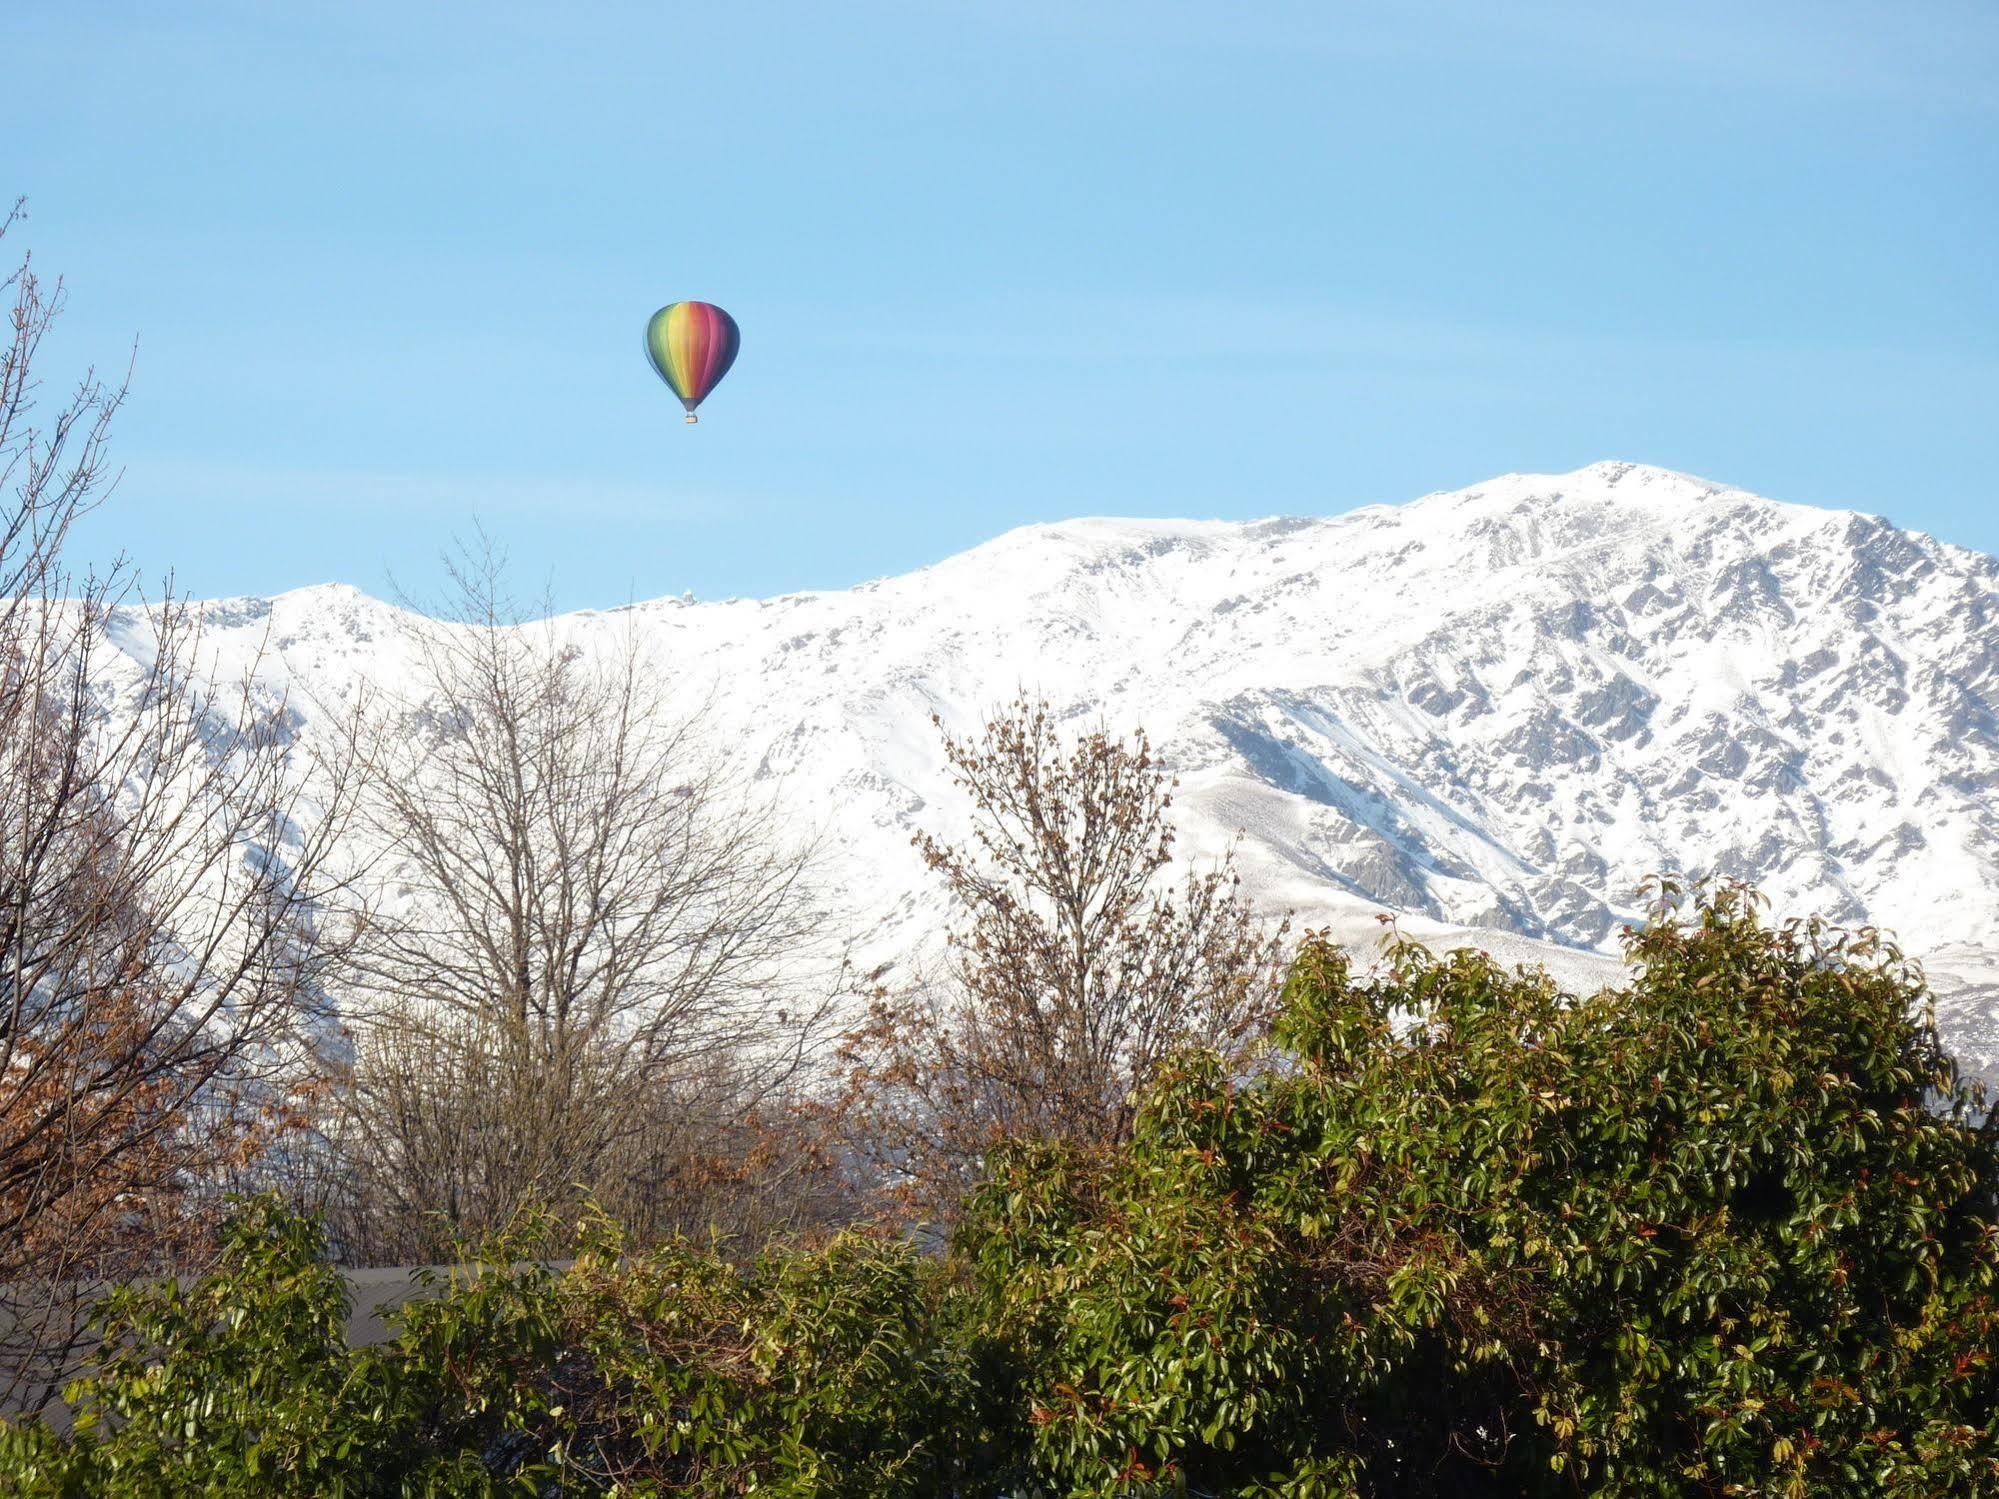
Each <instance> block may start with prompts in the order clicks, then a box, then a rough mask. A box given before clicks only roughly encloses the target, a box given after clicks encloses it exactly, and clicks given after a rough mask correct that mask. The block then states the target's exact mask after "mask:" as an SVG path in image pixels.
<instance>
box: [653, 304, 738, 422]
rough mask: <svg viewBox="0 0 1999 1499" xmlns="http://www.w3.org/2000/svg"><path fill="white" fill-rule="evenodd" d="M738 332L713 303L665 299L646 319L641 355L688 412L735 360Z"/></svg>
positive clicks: (705, 396) (732, 321)
mask: <svg viewBox="0 0 1999 1499" xmlns="http://www.w3.org/2000/svg"><path fill="white" fill-rule="evenodd" d="M741 344H742V334H741V333H739V332H738V331H737V329H736V320H735V319H734V318H732V317H730V316H729V314H728V313H726V312H724V311H723V310H722V309H721V308H719V307H717V306H716V305H715V304H714V303H712V302H669V303H667V305H666V306H664V307H662V308H660V310H659V311H658V312H655V313H654V314H653V315H652V321H651V322H649V323H647V324H646V357H647V358H648V359H650V360H651V361H652V367H653V368H654V369H656V370H658V371H659V378H660V379H662V380H664V381H665V382H666V383H667V385H668V386H669V387H671V388H672V390H673V393H674V394H675V395H677V396H679V397H680V404H681V405H683V406H685V407H686V408H687V410H688V414H689V415H692V414H693V411H694V408H695V407H696V406H699V405H700V404H701V403H702V402H703V401H704V400H706V399H707V397H708V392H709V391H711V390H713V389H714V388H715V386H716V385H717V384H718V383H719V382H720V381H721V378H722V377H723V376H724V375H726V374H728V373H729V366H730V365H732V364H734V363H735V362H736V350H737V348H738V347H740V346H741Z"/></svg>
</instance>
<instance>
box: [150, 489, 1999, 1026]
mask: <svg viewBox="0 0 1999 1499" xmlns="http://www.w3.org/2000/svg"><path fill="white" fill-rule="evenodd" d="M397 623H398V622H397V620H396V619H395V618H394V611H393V610H392V609H390V607H389V606H387V605H384V604H380V603H377V602H375V601H374V600H371V599H368V598H365V597H363V596H361V595H359V594H356V593H354V592H353V591H352V590H348V589H340V588H325V589H307V590H302V591H299V592H297V593H292V594H286V595H282V596H280V597H278V598H276V599H272V600H232V601H227V602H223V603H218V604H215V605H212V606H209V610H208V626H209V632H210V633H209V640H210V644H211V645H212V646H213V647H214V648H215V649H216V650H217V651H218V653H219V655H220V657H221V658H222V662H223V665H224V667H225V669H229V670H235V669H240V668H241V667H242V666H243V665H244V664H245V663H247V662H249V661H250V660H251V658H252V656H253V654H254V652H255V649H256V647H257V646H258V645H259V644H260V643H261V644H263V645H264V646H265V647H266V652H267V653H266V655H265V657H264V659H263V661H262V664H261V666H260V667H259V671H260V675H261V676H262V678H263V679H264V680H265V681H266V682H267V683H268V684H269V686H270V688H271V689H272V690H278V689H279V688H281V687H283V686H286V685H290V686H291V687H292V688H293V689H294V690H293V696H292V701H293V703H294V704H295V705H296V706H297V707H298V709H299V711H300V713H301V714H302V715H303V721H302V725H301V731H302V732H307V733H310V732H313V730H314V724H315V718H316V716H323V714H324V712H325V709H324V708H323V707H321V706H316V705H323V704H330V703H337V702H338V701H340V699H341V697H342V696H343V694H344V693H345V692H346V691H347V690H350V689H351V687H352V685H353V683H354V682H355V681H356V680H357V679H362V678H373V679H378V680H391V681H392V680H394V679H395V678H397V677H398V676H399V675H401V674H402V673H403V671H404V670H405V665H406V662H407V659H408V654H407V649H406V648H405V647H402V646H399V645H398V643H397V635H398V631H397ZM627 625H630V626H631V627H633V628H636V629H637V630H638V631H639V632H640V633H641V635H642V637H643V638H645V639H646V640H647V641H648V642H649V643H650V644H651V645H652V647H653V648H655V649H656V650H657V651H658V652H659V653H660V655H661V657H662V658H663V659H665V660H667V661H669V662H671V663H674V664H676V665H678V666H680V667H681V668H682V669H684V670H685V671H686V672H687V673H688V674H689V675H690V676H691V677H693V678H696V679H699V680H704V681H705V680H708V679H711V678H712V679H713V680H714V682H715V683H716V684H717V685H718V686H719V689H720V691H719V694H718V702H717V708H716V715H715V727H716V730H717V736H718V737H717V742H718V743H720V744H722V745H725V746H727V747H728V749H729V751H730V752H731V753H734V754H738V755H741V756H744V757H746V758H745V760H744V764H745V765H746V767H753V768H754V773H755V774H757V775H760V776H764V777H782V778H783V787H784V794H785V795H787V796H790V797H794V798H796V800H797V803H798V806H799V809H800V810H799V815H800V819H801V821H802V822H804V823H808V824H814V825H820V826H823V827H825V828H826V829H827V830H828V831H829V833H831V835H832V836H831V838H830V839H829V843H830V844H831V846H832V847H833V848H834V849H835V850H836V860H835V865H834V868H833V870H832V873H833V874H834V876H835V878H836V881H837V883H838V884H839V885H840V886H841V887H843V888H844V889H845V890H846V891H847V892H848V903H849V905H850V907H851V908H852V911H853V915H854V916H855V917H856V918H858V919H860V920H863V921H866V922H868V923H870V924H871V925H872V927H873V928H874V929H877V930H878V931H879V932H880V941H881V942H882V944H883V945H884V947H885V949H888V950H896V949H907V948H909V947H911V946H913V945H915V944H917V943H919V942H920V941H922V940H924V939H927V938H929V937H932V936H934V928H935V923H936V921H937V920H938V917H939V914H940V913H939V912H938V909H937V907H936V904H935V902H934V901H930V900H927V899H924V898H922V892H923V891H924V889H925V888H926V887H925V878H926V877H925V875H924V872H923V870H922V868H921V865H920V863H919V861H918V860H917V859H916V858H915V856H914V855H913V853H912V852H911V851H910V849H909V846H908V843H909V834H910V832H911V830H912V828H914V827H916V826H918V825H924V826H930V827H932V828H934V829H935V830H936V831H939V832H941V833H945V834H951V833H953V832H955V831H956V830H957V829H958V827H959V826H960V825H961V824H960V823H959V821H958V820H959V819H960V818H961V817H962V809H961V808H960V806H959V804H958V801H957V798H956V797H955V796H954V795H953V793H952V792H951V790H950V788H949V786H948V783H947V781H946V779H945V776H944V769H943V761H942V756H941V755H940V754H939V752H938V747H937V744H936V738H935V734H934V732H933V731H932V729H931V727H930V724H929V722H928V719H929V715H930V713H931V712H932V711H933V710H935V711H937V712H939V713H940V714H942V716H943V717H944V719H945V721H946V723H947V724H949V725H951V726H952V727H954V728H956V729H959V730H964V729H967V728H970V727H971V726H973V724H974V723H975V722H976V720H977V717H978V715H979V714H980V712H981V711H982V710H983V709H985V708H987V707H989V706H991V705H992V704H994V703H995V702H997V701H998V700H1000V699H1002V698H1004V697H1006V696H1007V695H1009V694H1010V693H1011V692H1012V691H1013V690H1014V689H1015V688H1016V687H1017V686H1026V687H1028V688H1029V689H1031V690H1034V691H1038V692H1040V693H1041V694H1043V695H1045V696H1047V697H1048V698H1049V699H1051V700H1052V701H1053V702H1055V703H1056V704H1057V705H1058V706H1059V707H1060V708H1061V709H1062V710H1063V711H1064V712H1066V713H1068V714H1071V715H1073V717H1074V719H1075V720H1076V721H1077V722H1078V723H1084V722H1094V721H1096V720H1098V719H1099V718H1101V719H1102V720H1104V721H1106V722H1107V723H1108V724H1110V725H1111V726H1112V727H1113V728H1125V727H1129V726H1131V725H1135V724H1139V723H1142V724H1144V725H1145V726H1146V727H1147V728H1148V729H1149V730H1150V731H1151V734H1152V736H1153V739H1154V741H1155V742H1156V743H1159V744H1161V745H1163V746H1164V747H1165V749H1166V750H1167V752H1168V753H1169V755H1170V756H1171V758H1172V759H1173V760H1174V762H1175V763H1176V765H1177V767H1178V769H1179V771H1180V774H1181V777H1182V790H1181V798H1180V811H1181V820H1182V832H1183V838H1182V846H1183V851H1184V852H1187V853H1189V854H1191V855H1194V856H1197V857H1198V856H1200V855H1202V854H1204V853H1209V854H1211V853H1213V852H1214V851H1216V850H1219V849H1220V848H1222V847H1223V846H1224V845H1226V844H1228V843H1229V842H1230V841H1231V840H1234V841H1235V842H1236V843H1237V846H1238V848H1239V851H1240V854H1241V857H1242V859H1243V862H1244V864H1245V867H1246V870H1247V873H1248V875H1249V877H1250V881H1251V884H1252V887H1253V889H1255V890H1256V891H1257V893H1259V894H1260V895H1261V896H1262V897H1263V898H1264V899H1266V900H1268V901H1269V902H1270V903H1271V904H1272V905H1273V906H1288V907H1293V908H1296V910H1297V912H1298V915H1299V919H1300V920H1301V921H1303V922H1305V923H1306V924H1312V925H1331V926H1333V927H1334V929H1335V930H1336V931H1338V932H1340V933H1343V934H1346V935H1349V936H1352V937H1355V938H1362V937H1365V936H1367V935H1368V934H1369V933H1370V932H1371V930H1372V925H1371V919H1370V918H1371V917H1372V916H1373V915H1374V914H1375V913H1378V912H1380V911H1382V910H1388V911H1392V912H1395V913H1397V914H1398V915H1400V916H1402V917H1406V918H1408V919H1407V920H1406V921H1405V923H1404V924H1405V926H1406V927H1408V928H1409V929H1411V930H1414V931H1416V932H1418V933H1419V934H1439V935H1441V934H1442V932H1441V929H1445V928H1449V929H1460V928H1480V929H1486V931H1487V932H1488V933H1489V934H1490V935H1491V936H1492V940H1495V941H1498V942H1499V943H1500V944H1501V945H1502V946H1505V945H1508V944H1511V946H1512V947H1513V948H1514V949H1515V950H1517V952H1518V954H1519V955H1520V956H1522V957H1551V958H1552V959H1553V961H1554V962H1555V964H1556V966H1557V967H1558V968H1566V969H1567V971H1568V973H1569V974H1570V975H1571V976H1573V977H1577V978H1579V979H1586V978H1587V977H1588V976H1590V975H1592V974H1596V973H1606V972H1608V965H1607V964H1605V963H1603V962H1602V960H1601V956H1600V955H1603V954H1609V953H1614V952H1615V951H1616V947H1617V933H1618V929H1619V928H1620V927H1621V925H1622V924H1623V923H1624V922H1626V921H1628V920H1630V919H1631V918H1632V917H1633V916H1634V915H1635V914H1636V911H1637V899H1636V895H1637V887H1638V884H1639V881H1640V880H1641V879H1642V877H1643V876H1645V875H1646V874H1648V873H1651V872H1655V871H1667V872H1687V873H1699V872H1709V871H1712V872H1720V873H1726V874H1733V875H1740V876H1742V877H1745V878H1748V879H1752V880H1754V881H1756V882H1757V883H1758V884H1759V885H1761V886H1762V887H1763V889H1764V890H1765V891H1766V892H1767V893H1768V894H1769V895H1770V897H1771V898H1772V900H1773V903H1774V904H1775V906H1776V908H1777V909H1778V910H1779V911H1780V912H1805V911H1817V912H1822V913H1825V914H1827V915H1829V916H1833V917H1837V918H1839V919H1840V920H1843V921H1847V922H1873V923H1877V924H1880V925H1883V926H1887V927H1891V928H1893V929H1895V930H1896V931H1897V932H1898V933H1899V934H1900V936H1901V938H1902V941H1903V944H1904V946H1905V947H1906V948H1907V949H1908V950H1909V951H1911V952H1913V953H1916V954H1918V955H1923V956H1925V957H1927V958H1928V960H1929V963H1930V966H1931V968H1932V971H1933V972H1934V974H1935V975H1936V978H1937V987H1938V990H1939V996H1940V1001H1941V1004H1940V1009H1941V1013H1942V1017H1943V1019H1944V1022H1945V1025H1946V1028H1947V1030H1948V1031H1949V1032H1950V1033H1951V1034H1952V1036H1953V1038H1954V1039H1955V1041H1956V1042H1957V1044H1958V1045H1959V1046H1960V1048H1961V1049H1963V1050H1964V1051H1965V1052H1966V1054H1967V1055H1968V1056H1971V1057H1974V1058H1976V1059H1977V1060H1979V1061H1981V1062H1983V1063H1987V1064H1989V1063H1990V1062H1991V1061H1992V1060H1993V1058H1994V1057H1995V1056H1999V562H1996V561H1995V560H1994V559H1992V558H1990V557H1985V556H1982V555H1979V554H1975V553H1972V552H1967V551H1964V550H1961V549H1958V548H1955V547H1951V546H1947V545H1945V544H1943V543H1940V542H1937V541H1935V540H1933V539H1931V538H1929V537H1926V536H1921V535H1917V534H1913V533H1908V532H1904V531H1900V530H1897V529H1896V528H1894V527H1893V526H1891V525H1889V524H1888V523H1887V522H1885V521H1882V520H1879V519H1877V518H1875V517H1872V516H1866V515H1858V514H1854V513H1851V512H1845V511H1827V510H1819V509H1812V508H1807V507H1804V506H1797V505H1788V504H1779V503H1774V502H1772V501H1769V500H1763V499H1759V498H1756V497H1755V496H1752V495H1749V494H1746V493H1744V492H1742V491H1740V490H1735V489H1729V488H1727V487H1724V486H1721V485H1716V484H1711V483H1707V482H1705V481H1702V480H1699V479H1693V478H1689V477H1687V476H1684V475H1679V474H1671V473H1666V472H1663V471H1661V470H1657V469H1648V468H1640V467H1635V466H1632V465H1629V464H1599V465H1596V466H1594V467H1591V468H1588V469H1583V470H1581V471H1579V472H1577V473H1573V474H1566V475H1560V476H1552V477H1551V476H1534V475H1524V476H1523V475H1514V476H1508V477H1505V478H1502V479H1496V480H1493V481H1492V482H1490V483H1487V484H1483V485H1480V486H1478V487H1476V488H1473V489H1468V490H1464V491H1461V492H1458V493H1453V494H1437V495H1431V496H1429V497H1427V498H1425V499H1421V500H1418V501H1415V502H1414V503H1411V504H1407V505H1401V506H1375V507H1370V508H1367V509H1363V510H1358V511H1355V512H1352V513H1351V514H1348V515H1343V516H1338V517H1334V518H1331V519H1324V520H1313V519H1286V520H1273V521H1261V522H1255V523H1249V524H1234V523H1220V522H1181V521H1128V520H1082V521H1074V522H1067V523H1063V524H1058V525H1045V526H1032V527H1028V528H1025V529H1022V530H1019V531H1015V532H1012V533H1009V534H1008V535H1006V536H1002V537H1000V538H999V539H997V540H995V541H993V542H990V543H988V544H986V545H984V546H981V547H978V548H975V549H974V550H972V551H970V552H966V553H964V554H962V555H960V556H958V557H954V558H952V559H950V560H949V561H946V562H943V563H940V564H939V565H937V566H935V567H931V568H926V569H924V570H922V571H920V572H916V573H912V574H909V575H908V576H905V577H900V578H893V579H887V580H883V581H880V582H875V583H869V584H865V585H863V586H861V587H859V588H855V589H850V590H846V591H842V592H834V593H818V594H799V595H790V596H786V597H782V598H776V599H769V600H763V601H731V602H728V603H720V604H689V603H687V602H685V601H683V600H678V599H675V600H663V601H660V602H657V603H652V604H644V605H639V606H637V607H636V608H635V609H634V610H631V611H619V612H617V613H616V614H599V613H585V614H579V615H575V616H570V617H568V618H567V619H565V620H564V621H563V622H562V628H563V629H564V630H565V631H567V632H569V633H570V634H571V635H572V636H573V638H574V639H575V641H576V642H577V644H578V645H580V646H581V647H583V648H584V649H589V648H590V645H591V642H592V641H593V640H597V641H601V640H604V639H606V638H608V636H609V635H610V633H611V632H612V631H614V630H617V629H622V628H624V627H625V626H627ZM126 633H127V635H129V636H130V637H132V649H134V650H135V651H138V650H141V649H142V647H143V642H142V641H141V640H139V639H138V637H139V636H140V635H142V633H143V632H142V631H141V630H140V629H138V628H137V627H136V625H135V626H134V627H133V628H132V629H130V630H128V631H127V632H126ZM1432 924H1434V925H1432Z"/></svg>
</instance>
